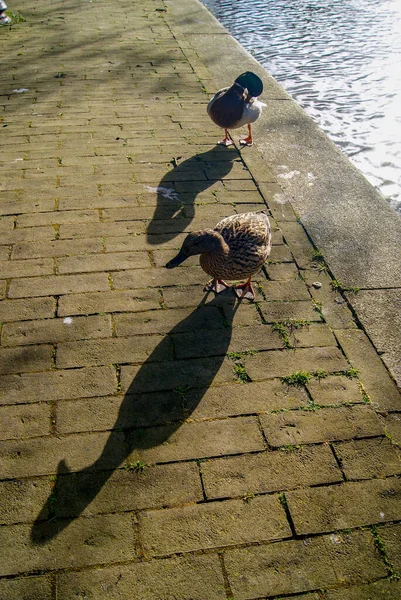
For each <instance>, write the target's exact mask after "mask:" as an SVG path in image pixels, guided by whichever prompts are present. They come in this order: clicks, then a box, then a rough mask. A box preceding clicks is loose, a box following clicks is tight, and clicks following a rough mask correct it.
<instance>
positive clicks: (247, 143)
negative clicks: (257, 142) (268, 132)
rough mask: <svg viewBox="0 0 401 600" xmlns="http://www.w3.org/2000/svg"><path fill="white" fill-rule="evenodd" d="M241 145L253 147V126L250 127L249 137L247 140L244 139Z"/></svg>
mask: <svg viewBox="0 0 401 600" xmlns="http://www.w3.org/2000/svg"><path fill="white" fill-rule="evenodd" d="M239 143H240V144H241V145H242V146H253V137H252V130H251V126H250V125H248V136H247V137H246V138H242V139H241V140H240V141H239Z"/></svg>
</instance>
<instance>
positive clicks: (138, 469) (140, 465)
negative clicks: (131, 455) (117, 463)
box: [123, 460, 150, 473]
mask: <svg viewBox="0 0 401 600" xmlns="http://www.w3.org/2000/svg"><path fill="white" fill-rule="evenodd" d="M149 467H150V465H149V464H148V463H144V462H143V461H142V460H136V461H135V462H133V463H132V462H126V463H125V464H124V465H123V469H124V470H125V471H133V472H134V473H143V472H144V470H145V469H148V468H149Z"/></svg>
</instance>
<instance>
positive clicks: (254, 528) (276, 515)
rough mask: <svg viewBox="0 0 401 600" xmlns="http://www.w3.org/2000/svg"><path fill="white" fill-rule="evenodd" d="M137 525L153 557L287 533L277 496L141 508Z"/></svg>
mask: <svg viewBox="0 0 401 600" xmlns="http://www.w3.org/2000/svg"><path fill="white" fill-rule="evenodd" d="M266 514H268V515H269V518H268V519H266V518H265V517H266ZM139 527H140V532H141V539H142V541H143V545H144V549H145V552H146V554H148V555H153V556H163V555H166V554H172V553H174V552H189V551H193V550H198V549H203V548H204V549H206V548H216V547H217V548H218V547H221V546H230V545H235V544H240V543H249V542H255V541H267V540H275V539H282V538H286V537H289V536H291V530H290V527H289V525H288V522H287V519H286V517H285V513H284V510H283V508H282V506H281V505H280V501H279V498H278V496H277V495H274V496H259V497H257V498H253V499H252V500H251V501H250V502H244V501H243V500H227V501H225V502H211V503H207V504H195V505H192V506H186V507H182V508H181V507H180V508H170V509H166V510H159V511H152V512H148V511H144V512H142V513H141V514H140V517H139Z"/></svg>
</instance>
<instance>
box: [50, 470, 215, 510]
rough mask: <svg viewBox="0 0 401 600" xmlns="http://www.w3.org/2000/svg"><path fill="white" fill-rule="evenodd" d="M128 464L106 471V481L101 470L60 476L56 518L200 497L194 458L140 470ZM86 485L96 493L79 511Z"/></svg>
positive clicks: (198, 477)
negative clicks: (189, 460)
mask: <svg viewBox="0 0 401 600" xmlns="http://www.w3.org/2000/svg"><path fill="white" fill-rule="evenodd" d="M130 464H133V463H129V462H127V463H126V468H121V469H117V470H116V471H114V472H109V473H107V474H106V476H108V477H109V479H108V480H107V481H106V483H104V472H102V473H77V474H76V475H74V476H65V477H63V478H62V481H61V482H59V490H58V492H59V493H58V495H57V504H56V505H55V507H54V511H55V514H56V516H57V518H63V517H72V516H79V515H80V514H81V512H82V514H83V515H94V514H97V513H115V512H127V511H134V510H138V509H139V510H140V509H147V508H157V507H159V508H160V507H166V506H174V505H178V504H186V503H194V502H199V501H201V500H203V492H202V485H201V480H200V476H199V471H198V467H197V465H196V463H195V462H191V463H177V464H170V465H152V466H150V465H147V466H146V467H145V468H144V470H143V471H142V472H138V471H135V468H134V467H132V469H131V470H129V465H130ZM103 484H104V485H103ZM99 488H100V489H99ZM88 489H96V490H97V494H96V496H95V497H94V499H93V500H92V502H90V504H88V506H86V507H85V508H84V510H83V511H82V500H81V497H82V495H84V496H85V490H88Z"/></svg>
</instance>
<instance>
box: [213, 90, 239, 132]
mask: <svg viewBox="0 0 401 600" xmlns="http://www.w3.org/2000/svg"><path fill="white" fill-rule="evenodd" d="M237 87H239V86H237ZM244 107H245V98H244V96H243V94H242V93H240V90H238V89H235V88H234V86H231V87H230V88H224V89H222V90H220V91H219V92H217V94H215V96H214V97H213V98H212V99H211V100H210V102H209V104H208V106H207V113H208V115H209V117H210V118H211V119H212V121H213V123H215V124H216V125H218V126H219V127H223V128H224V129H230V128H231V127H234V126H235V124H236V123H238V121H239V120H240V119H241V117H242V114H243V112H244Z"/></svg>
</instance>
